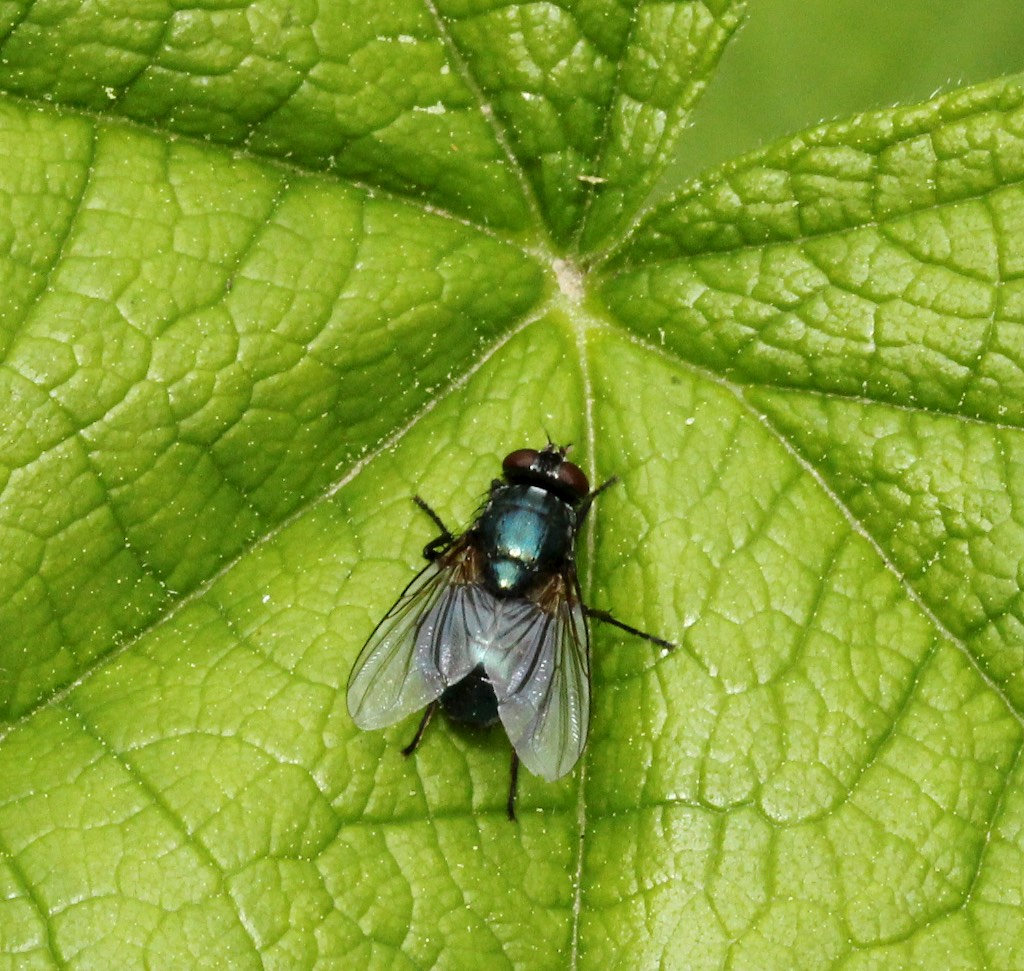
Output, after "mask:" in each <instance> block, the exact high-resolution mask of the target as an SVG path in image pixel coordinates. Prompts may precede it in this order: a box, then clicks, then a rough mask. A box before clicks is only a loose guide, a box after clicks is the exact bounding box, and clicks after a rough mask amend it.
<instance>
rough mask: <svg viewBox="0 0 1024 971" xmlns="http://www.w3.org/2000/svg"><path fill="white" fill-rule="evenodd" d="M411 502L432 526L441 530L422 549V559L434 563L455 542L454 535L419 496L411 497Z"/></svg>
mask: <svg viewBox="0 0 1024 971" xmlns="http://www.w3.org/2000/svg"><path fill="white" fill-rule="evenodd" d="M412 501H413V502H414V503H416V505H417V506H419V507H420V509H422V510H423V511H424V512H425V513H426V514H427V515H428V516H429V517H430V518H431V519H432V520H433V521H434V525H435V526H437V528H438V529H439V530H441V535H440V536H438V537H437V538H436V539H432V540H431V541H430V542H429V543H427V545H426V546H424V547H423V558H424V559H425V560H429V561H430V562H431V563H433V562H434V560H436V559H437V558H438V557H439V556H440V555H441V554H442V553H443V552H444V551H445V550H446V549H448V547H449V546H451V545H452V543H454V542H455V535H454V534H453V533H452V531H451V530H450V529H449V528H448V527H447V526H445V524H444V521H443V520H442V519H441V517H440V516H439V515H438V514H437V513H436V512H434V510H433V509H431V508H430V506H429V505H428V504H427V502H426V500H425V499H421V498H420V497H419V496H413V497H412Z"/></svg>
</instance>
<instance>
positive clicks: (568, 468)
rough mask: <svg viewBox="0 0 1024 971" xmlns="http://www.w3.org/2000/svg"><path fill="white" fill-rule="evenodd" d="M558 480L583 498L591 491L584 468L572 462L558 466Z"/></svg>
mask: <svg viewBox="0 0 1024 971" xmlns="http://www.w3.org/2000/svg"><path fill="white" fill-rule="evenodd" d="M506 461H507V460H506ZM558 481H559V482H563V483H565V485H567V486H568V487H569V488H570V489H572V491H573V492H575V493H576V495H578V496H579V497H580V498H581V499H582V498H583V497H584V496H585V495H586V494H587V493H588V492H590V482H589V481H587V477H586V476H585V475H584V474H583V469H581V468H580V467H579V466H578V465H573V464H572V462H563V463H562V464H561V465H560V466H559V467H558Z"/></svg>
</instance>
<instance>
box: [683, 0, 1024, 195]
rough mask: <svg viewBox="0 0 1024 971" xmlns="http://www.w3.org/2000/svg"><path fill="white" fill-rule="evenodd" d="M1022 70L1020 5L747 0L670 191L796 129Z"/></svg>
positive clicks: (985, 0) (996, 0)
mask: <svg viewBox="0 0 1024 971" xmlns="http://www.w3.org/2000/svg"><path fill="white" fill-rule="evenodd" d="M1022 70H1024V0H751V2H750V5H749V7H748V17H747V22H746V23H745V24H744V25H743V26H742V27H741V28H740V30H739V32H738V34H737V36H736V37H735V38H733V42H732V43H731V44H730V45H729V46H728V47H727V48H726V52H725V56H724V57H723V59H722V63H721V65H720V67H719V70H718V72H717V74H716V75H715V77H714V78H713V80H712V82H711V85H710V87H709V89H708V91H707V93H706V95H705V96H704V98H703V100H702V101H701V102H700V104H699V105H698V107H697V110H696V114H695V117H694V125H693V127H692V128H690V129H688V130H687V131H686V132H685V133H684V135H683V137H682V139H681V141H680V143H679V151H678V157H677V161H676V164H675V166H674V167H673V168H672V169H671V170H670V172H668V173H667V177H666V182H667V183H668V184H673V185H674V184H678V182H679V181H680V180H681V179H685V178H687V177H688V176H691V175H695V174H698V173H699V172H701V171H702V170H703V169H705V168H707V167H708V166H710V165H714V164H715V163H717V162H721V161H724V160H726V159H729V158H732V157H734V156H736V155H740V154H743V153H744V152H748V151H751V150H752V149H755V148H758V147H759V146H761V145H764V144H765V143H767V142H771V141H773V140H775V139H776V138H779V137H781V136H783V135H786V134H788V133H790V132H794V131H798V130H800V129H802V128H807V127H808V126H810V125H814V124H816V123H818V122H820V121H831V120H834V119H837V118H844V117H846V116H848V115H852V114H855V113H856V112H858V111H866V110H870V109H872V108H884V107H887V106H889V105H893V104H909V103H913V102H916V101H924V100H925V99H927V98H929V97H931V96H932V95H933V94H936V93H938V92H940V91H948V90H950V89H953V88H957V87H961V86H963V85H968V84H974V83H976V82H979V81H985V80H987V79H989V78H994V77H998V76H1001V75H1004V74H1013V73H1016V72H1018V71H1022Z"/></svg>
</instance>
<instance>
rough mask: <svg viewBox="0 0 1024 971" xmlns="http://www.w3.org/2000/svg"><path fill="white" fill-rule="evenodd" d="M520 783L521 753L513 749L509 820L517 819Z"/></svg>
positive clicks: (509, 782)
mask: <svg viewBox="0 0 1024 971" xmlns="http://www.w3.org/2000/svg"><path fill="white" fill-rule="evenodd" d="M518 785H519V753H518V752H517V751H516V750H515V749H512V773H511V776H510V777H509V780H508V803H506V805H505V810H506V812H508V818H509V822H512V823H514V822H515V821H516V787H517V786H518Z"/></svg>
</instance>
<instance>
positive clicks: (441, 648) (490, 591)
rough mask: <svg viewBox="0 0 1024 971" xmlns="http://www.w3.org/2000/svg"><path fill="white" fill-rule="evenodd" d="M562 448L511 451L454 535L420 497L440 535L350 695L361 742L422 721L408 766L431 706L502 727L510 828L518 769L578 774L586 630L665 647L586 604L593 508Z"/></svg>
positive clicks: (371, 646)
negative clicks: (583, 578) (581, 565)
mask: <svg viewBox="0 0 1024 971" xmlns="http://www.w3.org/2000/svg"><path fill="white" fill-rule="evenodd" d="M567 451H568V446H565V447H560V446H556V445H553V444H551V443H549V444H548V445H547V446H546V447H545V448H543V449H541V450H540V451H537V450H535V449H528V448H524V449H518V450H516V451H514V452H511V453H509V454H508V455H506V456H505V460H504V462H503V463H502V472H503V475H504V478H503V479H496V480H494V482H492V483H491V489H490V494H489V496H488V498H487V501H486V502H485V503H484V505H483V508H482V509H481V510H480V512H479V514H478V516H477V518H476V519H475V521H474V522H473V524H472V525H471V526H470V527H469V529H467V530H466V532H464V533H462V534H461V535H459V536H456V535H455V534H453V533H452V532H451V531H450V530H449V529H448V528H447V527H446V526H445V525H444V523H443V522H442V521H441V519H440V517H439V516H438V515H437V513H435V512H434V510H433V509H431V508H430V506H428V505H427V503H425V502H424V501H423V500H422V499H421V498H420V497H419V496H414V497H413V498H414V501H415V502H416V504H417V505H418V506H419V507H420V508H421V509H422V510H423V511H424V512H425V513H426V514H427V515H428V516H429V517H430V518H431V519H432V520H433V521H434V523H435V524H436V525H437V527H438V528H439V529H440V530H441V532H440V535H439V536H438V537H437V538H436V539H434V540H432V541H431V542H430V543H428V544H427V545H426V546H425V547H424V550H423V556H424V557H425V558H426V560H427V566H426V567H425V568H424V569H423V570H422V571H421V572H420V574H419V575H418V576H417V577H416V578H415V579H414V580H413V581H412V582H411V583H410V584H409V585H408V586H407V587H406V588H405V590H404V591H403V593H402V595H401V596H400V597H399V598H398V600H397V602H396V603H395V604H394V606H393V607H392V608H391V609H390V610H389V611H388V612H387V613H386V614H385V615H384V617H383V619H382V620H381V621H380V623H379V624H378V625H377V627H376V628H375V629H374V631H373V633H372V634H371V635H370V637H369V639H368V640H367V642H366V644H365V645H364V646H363V649H362V651H361V652H360V654H359V657H358V658H357V659H356V663H355V666H354V667H353V668H352V674H351V675H350V677H349V682H348V710H349V712H350V714H351V715H352V720H353V721H354V722H355V723H356V725H358V726H359V727H360V728H363V729H376V728H384V727H386V726H388V725H392V724H394V723H395V722H398V721H401V720H402V719H403V718H405V717H406V716H407V715H411V714H412V713H413V712H415V711H419V710H421V709H425V710H424V712H423V717H422V719H421V721H420V724H419V727H418V728H417V730H416V734H415V736H414V737H413V739H412V741H411V742H410V743H409V744H408V745H407V746H406V747H405V748H404V749H403V750H402V752H403V754H405V755H410V754H411V753H412V752H413V751H415V749H416V747H417V746H418V745H419V743H420V740H421V739H422V738H423V733H424V731H425V730H426V727H427V724H428V723H429V721H430V718H431V716H432V715H433V714H434V712H435V711H436V709H437V708H438V707H440V708H442V709H443V710H444V712H445V714H447V715H448V717H449V718H451V719H452V720H453V721H455V722H459V723H461V724H464V725H469V726H472V727H481V728H482V727H487V726H489V725H493V724H495V723H496V722H498V721H500V722H501V725H502V728H504V730H505V733H506V734H507V735H508V738H509V741H510V742H511V743H512V773H511V780H510V784H509V793H508V803H507V810H508V817H509V819H513V820H514V819H515V798H516V782H517V777H518V772H519V763H520V762H522V763H523V764H524V765H525V766H526V767H527V769H529V770H530V771H531V772H532V773H533V774H534V775H538V776H540V777H541V778H543V779H546V780H548V781H549V782H551V781H554V780H555V779H558V778H560V777H561V776H563V775H565V774H566V773H567V772H569V771H570V770H571V769H572V768H573V766H574V765H575V764H576V763H577V762H578V761H579V758H580V755H581V754H582V752H583V747H584V745H585V744H586V740H587V731H588V729H589V727H590V633H589V630H588V627H587V618H588V617H593V618H595V619H597V620H601V621H604V622H605V623H608V624H612V625H614V626H616V627H619V628H621V629H622V630H624V631H627V632H628V633H630V634H634V635H636V636H637V637H642V638H644V639H645V640H648V641H651V642H652V643H654V644H658V645H660V646H661V647H664V648H671V647H673V646H674V645H672V644H671V643H669V642H668V641H666V640H663V639H662V638H660V637H654V636H653V635H651V634H647V633H645V632H644V631H641V630H638V629H637V628H635V627H631V626H630V625H629V624H624V623H622V621H619V620H616V619H615V618H614V617H613V616H612V615H611V614H609V613H608V612H607V611H604V610H596V609H594V608H592V607H588V606H586V605H585V604H584V603H583V600H582V597H581V594H580V586H579V580H578V579H577V576H576V536H577V534H578V533H579V531H580V529H581V527H582V526H583V522H584V520H585V518H586V515H587V512H588V511H589V509H590V507H591V505H592V504H593V501H594V499H595V498H596V497H597V496H598V495H600V493H602V492H603V491H604V490H605V489H607V488H608V487H609V486H610V485H612V484H613V483H614V482H615V481H616V480H615V479H614V478H611V479H608V480H607V481H606V482H604V483H603V484H602V485H600V486H598V488H596V489H594V490H593V491H591V489H590V483H589V482H588V481H587V477H586V475H584V473H583V470H582V469H580V468H579V466H577V465H574V464H573V463H572V462H569V461H568V460H567V459H566V458H565V456H566V453H567Z"/></svg>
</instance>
